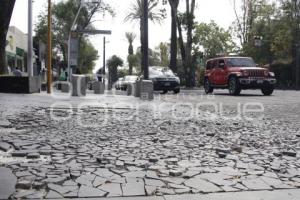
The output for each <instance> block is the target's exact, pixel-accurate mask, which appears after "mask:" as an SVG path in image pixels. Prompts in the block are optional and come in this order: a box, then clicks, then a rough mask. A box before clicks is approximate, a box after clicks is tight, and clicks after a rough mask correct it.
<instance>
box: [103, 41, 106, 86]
mask: <svg viewBox="0 0 300 200" xmlns="http://www.w3.org/2000/svg"><path fill="white" fill-rule="evenodd" d="M105 43H106V38H105V37H103V75H104V76H103V82H104V84H105V73H106V72H105V67H106V63H105V56H106V55H105V54H106V52H105V51H106V45H105Z"/></svg>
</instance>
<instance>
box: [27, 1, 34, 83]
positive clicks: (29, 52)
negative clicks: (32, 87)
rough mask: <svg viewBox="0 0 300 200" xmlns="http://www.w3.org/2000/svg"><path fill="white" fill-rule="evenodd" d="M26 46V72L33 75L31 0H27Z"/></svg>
mask: <svg viewBox="0 0 300 200" xmlns="http://www.w3.org/2000/svg"><path fill="white" fill-rule="evenodd" d="M27 42H28V46H27V72H28V76H29V77H31V76H33V69H32V68H33V62H32V50H33V44H32V0H28V40H27Z"/></svg>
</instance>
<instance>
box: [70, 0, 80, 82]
mask: <svg viewBox="0 0 300 200" xmlns="http://www.w3.org/2000/svg"><path fill="white" fill-rule="evenodd" d="M83 5H84V1H83V0H82V1H81V3H80V6H79V9H78V11H77V14H76V16H75V19H74V21H73V24H72V26H71V30H70V32H69V39H68V80H69V81H70V80H71V79H70V77H71V74H72V71H71V69H70V67H71V63H70V54H71V48H70V43H71V34H72V31H73V30H74V27H75V24H76V21H77V19H78V16H79V14H80V11H81V9H82V7H83Z"/></svg>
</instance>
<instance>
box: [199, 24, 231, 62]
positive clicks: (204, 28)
mask: <svg viewBox="0 0 300 200" xmlns="http://www.w3.org/2000/svg"><path fill="white" fill-rule="evenodd" d="M194 44H195V46H196V47H197V51H200V50H199V48H203V50H204V57H205V58H211V57H214V56H216V55H218V54H220V53H230V52H232V51H233V49H234V47H235V44H234V42H233V39H232V37H231V34H230V32H229V31H225V30H224V29H223V28H221V27H219V26H218V25H217V24H216V23H215V22H214V21H211V22H210V23H209V24H206V23H200V24H197V25H196V28H195V35H194Z"/></svg>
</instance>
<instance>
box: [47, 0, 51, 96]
mask: <svg viewBox="0 0 300 200" xmlns="http://www.w3.org/2000/svg"><path fill="white" fill-rule="evenodd" d="M51 12H52V6H51V0H48V34H47V43H48V45H47V47H48V48H47V60H48V62H47V93H48V94H51V84H52V73H51V71H52V41H51V39H52V35H51V31H52V18H51Z"/></svg>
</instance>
